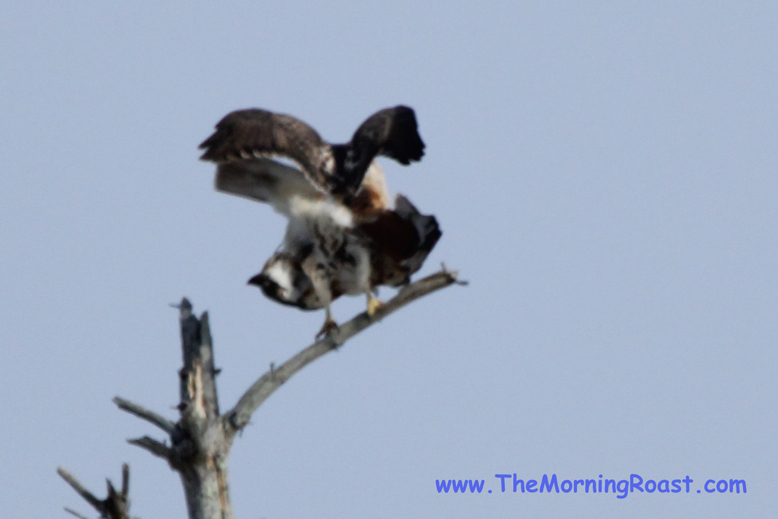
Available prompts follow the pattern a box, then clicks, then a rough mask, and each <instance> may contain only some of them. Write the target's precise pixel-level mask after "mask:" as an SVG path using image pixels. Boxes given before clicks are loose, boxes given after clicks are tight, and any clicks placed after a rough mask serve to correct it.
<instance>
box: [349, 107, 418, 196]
mask: <svg viewBox="0 0 778 519" xmlns="http://www.w3.org/2000/svg"><path fill="white" fill-rule="evenodd" d="M336 148H337V149H336V155H337V154H339V153H343V154H344V155H345V157H344V159H343V171H342V172H341V173H340V177H341V178H339V179H338V184H337V186H336V188H335V190H336V191H337V192H343V193H349V194H351V195H353V194H355V193H356V192H357V191H358V190H359V186H360V185H361V183H362V179H363V178H364V177H365V172H366V171H367V168H368V167H369V166H370V163H371V162H372V161H373V159H374V158H375V157H376V155H384V156H386V157H389V158H392V159H394V160H396V161H397V162H399V163H400V164H403V165H405V166H407V165H409V164H410V163H411V162H413V161H418V160H421V158H422V157H423V156H424V141H422V140H421V137H420V136H419V128H418V124H417V123H416V114H415V113H414V111H413V109H412V108H409V107H407V106H402V105H400V106H395V107H393V108H384V109H383V110H380V111H378V112H376V113H374V114H373V115H371V116H370V117H368V118H367V120H366V121H365V122H363V123H362V124H361V125H360V127H359V128H357V131H356V132H354V136H353V137H352V138H351V142H350V143H348V144H346V145H345V146H339V147H336ZM336 158H337V157H336Z"/></svg>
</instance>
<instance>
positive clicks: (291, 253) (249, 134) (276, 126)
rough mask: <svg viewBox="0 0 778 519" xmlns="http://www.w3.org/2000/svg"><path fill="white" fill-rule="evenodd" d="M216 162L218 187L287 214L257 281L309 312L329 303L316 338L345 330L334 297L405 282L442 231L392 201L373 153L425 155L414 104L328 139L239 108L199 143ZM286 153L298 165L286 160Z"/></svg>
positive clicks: (287, 120)
mask: <svg viewBox="0 0 778 519" xmlns="http://www.w3.org/2000/svg"><path fill="white" fill-rule="evenodd" d="M200 148H201V149H204V150H205V151H204V153H203V155H202V156H201V159H202V160H206V161H211V162H215V163H216V164H217V171H216V189H218V190H220V191H223V192H226V193H230V194H234V195H238V196H243V197H246V198H249V199H252V200H258V201H261V202H266V203H269V204H270V205H272V206H273V208H274V209H275V210H276V211H278V212H279V213H281V214H283V215H284V216H286V217H287V218H288V224H287V229H286V233H285V235H284V239H283V242H282V244H281V246H280V247H279V248H278V249H277V250H276V252H275V253H274V254H273V255H272V256H271V257H270V259H269V260H268V261H267V262H266V264H265V266H264V268H263V269H262V272H260V273H259V274H257V275H256V276H254V277H253V278H251V279H250V280H249V283H250V284H254V285H257V286H259V288H260V289H261V290H262V291H263V292H264V293H265V295H267V296H268V297H270V298H271V299H274V300H275V301H277V302H279V303H283V304H287V305H292V306H296V307H298V308H302V309H304V310H315V309H319V308H324V309H325V312H326V316H325V321H324V325H323V326H322V329H321V331H320V332H319V334H317V336H320V335H322V334H325V333H327V332H329V331H330V330H333V329H335V328H337V324H336V323H335V321H334V319H333V318H332V313H331V310H330V303H331V302H332V301H333V300H334V299H336V298H337V297H339V296H341V295H343V294H346V295H358V294H366V295H367V301H368V303H367V311H368V313H369V314H371V315H372V314H374V312H375V311H376V309H377V308H378V307H379V306H380V304H381V303H380V301H378V299H376V298H375V296H374V295H373V292H374V291H375V289H376V288H377V287H378V286H381V285H386V286H399V285H401V284H404V283H407V282H408V281H409V280H410V276H411V275H412V274H413V273H415V272H416V271H417V270H419V269H420V268H421V266H422V264H423V263H424V260H425V259H426V257H427V255H428V254H429V253H430V251H431V250H432V248H433V247H434V246H435V244H436V243H437V241H438V239H439V238H440V236H441V231H440V229H439V227H438V224H437V221H436V219H435V217H434V216H431V215H424V214H421V213H420V212H419V211H418V210H417V209H416V207H414V206H413V204H411V202H410V201H409V200H408V199H407V198H405V197H404V196H402V195H398V196H397V198H396V201H395V204H394V207H393V206H392V204H391V203H390V200H389V193H388V190H387V188H386V182H385V179H384V174H383V172H382V171H381V168H380V167H379V165H378V164H377V163H376V162H375V161H374V159H375V158H376V157H377V156H379V155H382V156H386V157H389V158H392V159H394V160H396V161H397V162H399V163H400V164H403V165H409V164H410V163H411V162H414V161H419V160H421V157H422V156H423V155H424V142H422V140H421V137H420V136H419V133H418V125H417V122H416V115H415V114H414V111H413V110H412V109H411V108H408V107H406V106H396V107H393V108H386V109H384V110H380V111H379V112H377V113H375V114H373V115H372V116H370V117H369V118H368V119H367V120H366V121H365V122H364V123H362V125H361V126H360V127H359V128H358V129H357V131H356V132H355V133H354V135H353V137H352V138H351V141H350V142H348V143H346V144H329V143H327V142H325V141H324V140H323V139H322V138H321V137H320V136H319V134H318V133H317V132H316V131H315V130H314V129H313V128H311V127H310V126H308V125H307V124H306V123H304V122H302V121H300V120H298V119H296V118H294V117H292V116H289V115H284V114H276V113H273V112H268V111H265V110H260V109H248V110H238V111H235V112H231V113H229V114H227V115H226V116H225V117H224V118H223V119H222V120H221V121H219V122H218V123H217V124H216V131H215V132H214V133H213V135H211V136H210V137H208V139H206V140H205V141H204V142H203V143H202V144H201V145H200ZM274 159H282V160H283V159H287V160H289V161H291V162H293V163H294V165H295V166H296V167H291V166H289V165H286V164H284V163H282V162H279V161H278V160H274Z"/></svg>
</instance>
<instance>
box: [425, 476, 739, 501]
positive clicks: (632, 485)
mask: <svg viewBox="0 0 778 519" xmlns="http://www.w3.org/2000/svg"><path fill="white" fill-rule="evenodd" d="M494 477H495V478H496V479H497V480H496V481H495V482H494V483H495V485H494V487H495V488H494V492H500V493H506V492H513V493H522V494H524V493H530V494H533V493H545V492H548V493H551V492H555V493H557V494H559V493H563V494H581V493H585V494H615V495H616V497H617V498H619V499H624V498H625V497H627V496H628V495H629V494H630V493H634V492H641V493H648V494H653V493H655V492H656V493H659V494H680V493H686V494H689V493H693V492H695V491H696V493H697V494H702V493H707V494H714V493H716V494H735V493H737V494H740V493H741V492H742V493H743V494H745V493H746V481H745V480H744V479H718V480H716V479H707V480H704V483H703V482H702V481H701V482H700V483H699V484H697V485H693V483H694V480H693V479H692V478H690V477H689V476H686V477H685V478H683V479H660V480H655V479H643V478H642V477H641V476H639V475H638V474H630V475H629V479H620V480H618V481H617V480H615V479H607V478H603V477H602V474H600V476H599V477H598V478H597V479H562V480H560V479H559V478H557V475H556V474H552V475H551V476H550V477H549V475H548V474H543V477H542V478H540V479H539V480H538V479H522V478H519V477H517V476H516V474H495V475H494ZM485 483H486V482H485V480H483V479H436V480H435V488H437V490H438V493H439V494H448V493H452V494H480V493H488V494H491V493H492V489H490V488H484V486H485Z"/></svg>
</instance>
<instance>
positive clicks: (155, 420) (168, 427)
mask: <svg viewBox="0 0 778 519" xmlns="http://www.w3.org/2000/svg"><path fill="white" fill-rule="evenodd" d="M113 403H114V404H116V405H117V406H118V407H119V409H121V410H122V411H127V412H128V413H130V414H134V415H135V416H137V417H138V418H141V419H143V420H146V421H147V422H149V423H151V424H154V425H156V426H157V427H159V428H160V429H162V430H163V431H165V432H166V433H168V434H171V433H172V432H173V431H174V430H175V428H176V424H175V423H174V422H172V421H170V420H168V419H167V418H165V417H164V416H162V415H159V414H157V413H155V412H154V411H149V410H148V409H146V408H145V407H143V406H140V405H138V404H136V403H134V402H130V401H129V400H125V399H123V398H119V397H118V396H117V397H114V399H113Z"/></svg>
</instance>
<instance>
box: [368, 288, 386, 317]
mask: <svg viewBox="0 0 778 519" xmlns="http://www.w3.org/2000/svg"><path fill="white" fill-rule="evenodd" d="M382 306H384V303H383V302H382V301H381V300H380V299H378V298H377V297H376V296H375V295H374V294H373V291H372V290H368V292H367V315H369V316H370V317H373V316H374V315H375V313H376V311H377V310H378V309H379V308H381V307H382Z"/></svg>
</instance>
